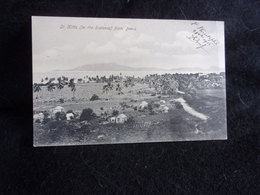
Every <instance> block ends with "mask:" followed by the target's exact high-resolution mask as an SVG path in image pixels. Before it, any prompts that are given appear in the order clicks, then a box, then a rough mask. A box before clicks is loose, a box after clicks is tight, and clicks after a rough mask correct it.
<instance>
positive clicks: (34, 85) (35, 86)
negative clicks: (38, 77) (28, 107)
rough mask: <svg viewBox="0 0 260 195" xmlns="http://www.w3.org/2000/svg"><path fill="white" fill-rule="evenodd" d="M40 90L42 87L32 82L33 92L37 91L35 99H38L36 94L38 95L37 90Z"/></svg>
mask: <svg viewBox="0 0 260 195" xmlns="http://www.w3.org/2000/svg"><path fill="white" fill-rule="evenodd" d="M41 90H42V89H41V86H40V85H39V84H37V83H34V84H33V92H34V93H37V97H36V99H38V95H39V92H40V91H41Z"/></svg>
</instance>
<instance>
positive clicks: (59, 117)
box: [55, 112, 67, 121]
mask: <svg viewBox="0 0 260 195" xmlns="http://www.w3.org/2000/svg"><path fill="white" fill-rule="evenodd" d="M55 119H56V120H57V121H60V120H61V121H63V120H66V119H67V118H66V113H65V112H56V114H55Z"/></svg>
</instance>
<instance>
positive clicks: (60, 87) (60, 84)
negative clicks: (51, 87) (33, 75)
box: [57, 77, 64, 90]
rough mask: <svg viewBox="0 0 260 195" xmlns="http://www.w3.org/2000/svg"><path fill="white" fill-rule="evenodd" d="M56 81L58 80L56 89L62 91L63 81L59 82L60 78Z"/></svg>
mask: <svg viewBox="0 0 260 195" xmlns="http://www.w3.org/2000/svg"><path fill="white" fill-rule="evenodd" d="M57 80H58V84H57V88H58V89H59V90H61V89H63V87H64V83H63V81H62V80H61V77H59V78H57Z"/></svg>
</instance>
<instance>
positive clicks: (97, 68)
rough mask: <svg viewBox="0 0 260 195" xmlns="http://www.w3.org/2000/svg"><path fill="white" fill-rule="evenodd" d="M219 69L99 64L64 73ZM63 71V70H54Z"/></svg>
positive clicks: (215, 68)
mask: <svg viewBox="0 0 260 195" xmlns="http://www.w3.org/2000/svg"><path fill="white" fill-rule="evenodd" d="M219 70H220V68H219V67H215V66H211V67H209V68H207V69H203V68H200V67H183V68H171V69H165V68H157V67H129V66H123V65H119V64H116V63H99V64H86V65H82V66H78V67H76V68H73V69H68V70H66V71H175V72H182V71H184V72H188V71H190V72H194V71H196V72H199V71H219ZM55 71H64V70H55Z"/></svg>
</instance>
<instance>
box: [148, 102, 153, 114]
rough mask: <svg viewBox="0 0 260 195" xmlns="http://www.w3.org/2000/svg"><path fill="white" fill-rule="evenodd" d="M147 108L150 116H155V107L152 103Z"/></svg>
mask: <svg viewBox="0 0 260 195" xmlns="http://www.w3.org/2000/svg"><path fill="white" fill-rule="evenodd" d="M147 108H148V111H149V113H150V114H154V111H153V105H152V104H151V103H148V106H147Z"/></svg>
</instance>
